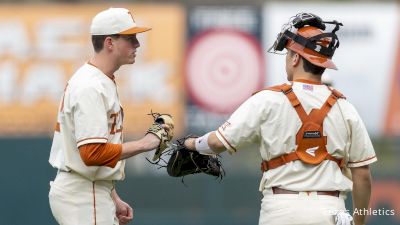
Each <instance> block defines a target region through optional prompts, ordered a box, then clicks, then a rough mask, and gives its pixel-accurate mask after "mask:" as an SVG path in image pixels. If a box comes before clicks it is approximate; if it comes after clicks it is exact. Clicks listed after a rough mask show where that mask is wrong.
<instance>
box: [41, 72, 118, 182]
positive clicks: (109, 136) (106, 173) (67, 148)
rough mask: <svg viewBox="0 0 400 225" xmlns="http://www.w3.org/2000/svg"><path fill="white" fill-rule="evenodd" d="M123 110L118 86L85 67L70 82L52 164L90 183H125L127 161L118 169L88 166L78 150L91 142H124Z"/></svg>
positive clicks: (52, 155) (51, 156)
mask: <svg viewBox="0 0 400 225" xmlns="http://www.w3.org/2000/svg"><path fill="white" fill-rule="evenodd" d="M122 120H123V111H122V107H121V104H120V101H119V98H118V93H117V87H116V84H115V82H114V80H113V79H111V78H109V77H108V76H107V75H105V74H104V73H103V72H102V71H100V70H99V69H98V68H96V67H94V66H92V65H90V64H84V65H83V66H82V67H81V68H79V69H78V70H77V71H76V72H75V74H74V75H73V76H72V77H71V79H70V80H69V81H68V84H67V87H66V89H65V93H64V97H63V99H62V101H61V103H60V107H59V113H58V118H57V127H58V128H59V129H57V128H56V131H55V133H54V138H53V144H52V147H51V152H50V159H49V162H50V164H51V165H52V166H53V167H55V168H58V169H60V170H62V171H71V170H72V171H74V172H76V173H78V174H80V175H81V176H84V177H86V178H88V179H89V180H92V181H94V180H121V179H123V178H124V167H125V161H124V160H122V161H119V162H118V163H117V165H116V166H115V167H114V168H110V167H106V166H86V165H85V164H84V162H83V161H82V159H81V157H80V154H79V150H78V147H79V146H81V145H84V144H89V143H113V144H121V143H122Z"/></svg>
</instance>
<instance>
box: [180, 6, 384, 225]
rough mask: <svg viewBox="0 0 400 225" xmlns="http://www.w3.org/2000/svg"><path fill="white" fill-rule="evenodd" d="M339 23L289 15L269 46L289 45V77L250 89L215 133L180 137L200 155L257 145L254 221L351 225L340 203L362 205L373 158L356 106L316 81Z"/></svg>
mask: <svg viewBox="0 0 400 225" xmlns="http://www.w3.org/2000/svg"><path fill="white" fill-rule="evenodd" d="M328 25H330V26H334V27H333V29H332V31H330V32H326V31H325V30H326V29H327V26H328ZM340 26H342V24H341V23H339V22H336V21H332V22H325V21H322V19H321V18H320V17H318V16H316V15H313V14H310V13H300V14H297V15H296V16H294V17H292V18H291V20H290V21H289V22H288V23H287V24H286V25H285V26H284V27H283V30H282V31H281V33H279V34H278V37H277V40H276V42H275V43H274V45H273V46H272V47H271V48H270V50H272V52H274V53H275V52H278V51H283V50H285V49H286V50H287V54H286V72H287V79H288V80H289V81H290V82H288V83H285V84H282V85H277V86H274V87H269V88H266V89H265V90H261V91H259V92H257V93H255V94H254V95H253V96H251V97H250V98H249V99H248V100H247V101H245V102H244V103H243V104H242V105H241V106H240V107H239V108H238V109H237V110H236V111H235V112H234V113H233V114H232V115H231V117H230V118H229V120H228V121H227V122H225V123H224V124H223V125H222V126H220V127H219V128H218V129H217V130H216V131H212V132H209V133H207V134H205V135H204V136H201V137H198V138H187V139H186V140H185V141H184V146H185V147H186V148H187V149H190V150H192V151H197V152H199V153H200V154H204V155H210V154H218V153H221V152H223V151H226V150H227V151H228V152H229V153H234V152H237V151H239V150H245V149H246V148H245V146H246V145H247V144H250V143H253V144H255V145H257V146H258V149H259V150H260V154H261V157H262V163H261V170H262V172H263V176H262V179H261V182H260V191H261V192H262V193H263V199H262V202H261V210H260V218H259V224H260V225H283V224H285V225H289V224H290V225H295V224H296V225H321V224H324V225H332V224H336V225H350V224H352V220H353V218H352V216H351V215H350V214H349V213H348V212H347V210H346V208H345V204H344V199H345V197H346V194H347V192H350V191H353V193H352V196H353V206H354V208H356V209H358V211H364V209H366V208H367V207H368V204H369V198H370V194H371V175H370V168H369V164H371V163H373V162H375V161H377V158H376V156H375V151H374V148H373V146H372V144H371V140H370V138H369V136H368V133H367V131H366V128H365V126H364V124H363V122H362V120H361V118H360V116H359V115H358V113H357V111H356V109H355V108H354V106H353V105H352V104H350V103H349V102H348V101H347V100H346V99H345V97H344V95H342V94H341V93H340V92H338V91H336V90H334V89H331V88H329V87H327V86H326V85H324V84H322V83H321V75H322V74H323V73H324V71H325V69H326V68H328V69H336V66H335V64H334V63H333V61H332V56H333V55H334V52H335V50H336V49H337V48H338V47H339V39H338V37H337V35H336V32H337V31H338V30H339V28H340ZM347 168H350V170H351V174H352V177H351V176H349V175H348V174H346V171H347ZM365 223H366V215H361V214H358V215H354V224H355V225H363V224H365Z"/></svg>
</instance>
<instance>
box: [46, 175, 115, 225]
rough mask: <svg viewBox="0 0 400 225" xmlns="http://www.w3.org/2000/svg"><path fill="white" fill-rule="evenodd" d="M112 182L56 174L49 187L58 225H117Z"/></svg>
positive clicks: (51, 205)
mask: <svg viewBox="0 0 400 225" xmlns="http://www.w3.org/2000/svg"><path fill="white" fill-rule="evenodd" d="M112 188H113V184H112V181H94V182H92V181H90V180H87V179H85V178H84V177H82V176H80V175H78V174H76V173H74V172H59V173H58V174H57V176H56V178H55V180H54V182H53V183H52V184H51V188H50V193H49V202H50V208H51V211H52V213H53V216H54V218H55V219H56V220H57V222H58V223H59V224H60V225H77V224H79V225H118V224H119V223H118V219H117V218H116V216H115V204H114V202H113V200H112V198H111V190H112Z"/></svg>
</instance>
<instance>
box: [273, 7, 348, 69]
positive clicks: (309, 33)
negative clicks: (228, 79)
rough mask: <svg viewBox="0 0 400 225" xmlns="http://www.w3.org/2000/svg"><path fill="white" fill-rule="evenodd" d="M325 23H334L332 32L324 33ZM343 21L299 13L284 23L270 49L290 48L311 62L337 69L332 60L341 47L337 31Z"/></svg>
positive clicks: (274, 51) (281, 49) (275, 50)
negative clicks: (324, 19) (325, 19)
mask: <svg viewBox="0 0 400 225" xmlns="http://www.w3.org/2000/svg"><path fill="white" fill-rule="evenodd" d="M325 24H334V25H335V27H334V28H333V30H332V31H331V32H327V33H324V32H323V31H324V30H325V29H326V25H325ZM340 26H343V24H342V23H339V22H337V21H336V20H334V21H322V19H321V18H320V17H318V16H316V15H314V14H311V13H299V14H297V15H296V16H294V17H292V18H290V20H289V22H288V23H286V24H285V25H283V27H282V31H281V32H280V33H279V34H278V37H277V39H276V41H275V43H274V44H273V45H272V46H271V47H270V48H269V49H268V52H270V53H277V52H278V51H283V50H284V48H287V49H290V50H292V51H294V52H296V53H298V54H299V55H301V56H302V57H303V58H305V59H306V60H307V61H309V62H310V63H312V64H314V65H316V66H320V67H324V68H330V69H335V70H336V69H337V68H336V65H335V64H334V63H333V62H332V60H331V59H332V56H333V54H334V53H335V50H336V48H338V47H339V39H338V37H337V36H336V31H338V30H339V28H340Z"/></svg>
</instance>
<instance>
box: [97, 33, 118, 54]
mask: <svg viewBox="0 0 400 225" xmlns="http://www.w3.org/2000/svg"><path fill="white" fill-rule="evenodd" d="M119 36H120V35H119V34H110V35H92V44H93V48H94V51H95V52H96V53H98V52H100V51H101V50H102V49H103V47H104V40H106V38H107V37H115V38H118V37H119Z"/></svg>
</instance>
